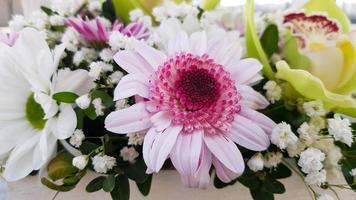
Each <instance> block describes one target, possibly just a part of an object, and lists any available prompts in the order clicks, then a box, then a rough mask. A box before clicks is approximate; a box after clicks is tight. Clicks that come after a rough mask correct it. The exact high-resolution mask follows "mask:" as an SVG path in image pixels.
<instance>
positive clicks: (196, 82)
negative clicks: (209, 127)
mask: <svg viewBox="0 0 356 200" xmlns="http://www.w3.org/2000/svg"><path fill="white" fill-rule="evenodd" d="M175 86H176V88H177V90H176V91H177V97H178V98H179V99H180V102H181V103H182V104H183V105H185V107H186V109H187V110H188V111H196V110H199V109H201V108H203V107H209V106H210V105H211V104H213V103H214V102H216V101H217V99H218V98H219V96H220V94H219V93H220V92H219V83H218V82H217V80H216V79H215V77H213V75H211V74H210V73H209V71H208V70H206V69H191V70H188V71H186V72H183V73H182V74H181V77H180V78H179V79H178V81H177V82H176V84H175Z"/></svg>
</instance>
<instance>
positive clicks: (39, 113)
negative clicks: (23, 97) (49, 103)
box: [26, 94, 46, 130]
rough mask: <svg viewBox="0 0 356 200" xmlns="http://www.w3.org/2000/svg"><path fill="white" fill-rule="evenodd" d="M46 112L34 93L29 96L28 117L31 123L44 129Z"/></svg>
mask: <svg viewBox="0 0 356 200" xmlns="http://www.w3.org/2000/svg"><path fill="white" fill-rule="evenodd" d="M44 116H45V113H44V111H43V109H42V107H41V105H40V104H38V103H37V102H36V101H35V99H34V96H33V94H32V95H31V96H29V97H28V99H27V102H26V118H27V120H28V121H29V122H30V124H31V125H32V126H33V127H34V128H35V129H39V130H42V129H43V128H44V126H45V124H46V120H44Z"/></svg>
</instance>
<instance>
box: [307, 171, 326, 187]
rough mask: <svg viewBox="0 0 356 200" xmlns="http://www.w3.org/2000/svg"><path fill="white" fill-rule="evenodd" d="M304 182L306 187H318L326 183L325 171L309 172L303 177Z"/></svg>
mask: <svg viewBox="0 0 356 200" xmlns="http://www.w3.org/2000/svg"><path fill="white" fill-rule="evenodd" d="M304 180H305V182H306V183H307V184H308V185H317V186H320V185H321V184H323V183H325V181H326V170H325V169H323V170H321V171H314V172H311V173H309V174H308V175H307V176H306V177H305V179H304Z"/></svg>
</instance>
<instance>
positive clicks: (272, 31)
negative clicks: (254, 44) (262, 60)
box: [260, 24, 279, 58]
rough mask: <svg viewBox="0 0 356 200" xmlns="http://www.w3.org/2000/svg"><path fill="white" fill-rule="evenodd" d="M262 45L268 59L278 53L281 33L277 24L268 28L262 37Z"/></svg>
mask: <svg viewBox="0 0 356 200" xmlns="http://www.w3.org/2000/svg"><path fill="white" fill-rule="evenodd" d="M260 40H261V45H262V48H263V50H264V51H265V53H266V55H267V57H268V58H270V57H271V56H272V55H273V54H274V53H277V52H278V41H279V32H278V27H277V26H276V25H275V24H270V25H269V26H267V28H266V29H265V31H264V32H263V34H262V36H261V39H260Z"/></svg>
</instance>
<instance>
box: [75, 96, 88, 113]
mask: <svg viewBox="0 0 356 200" xmlns="http://www.w3.org/2000/svg"><path fill="white" fill-rule="evenodd" d="M75 103H76V104H77V106H78V107H79V108H81V109H82V110H85V109H87V108H89V106H90V103H91V99H90V96H89V94H84V95H82V96H80V97H78V98H77V99H76V100H75Z"/></svg>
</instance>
